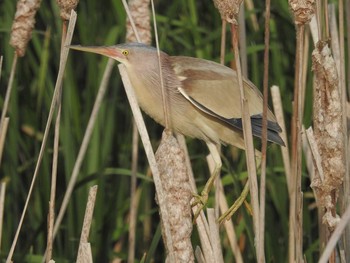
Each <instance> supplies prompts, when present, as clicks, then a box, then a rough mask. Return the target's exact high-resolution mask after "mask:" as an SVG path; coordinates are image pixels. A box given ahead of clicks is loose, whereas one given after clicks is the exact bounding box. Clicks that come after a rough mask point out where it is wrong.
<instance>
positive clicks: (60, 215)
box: [53, 59, 114, 237]
mask: <svg viewBox="0 0 350 263" xmlns="http://www.w3.org/2000/svg"><path fill="white" fill-rule="evenodd" d="M113 65H114V60H113V59H109V60H108V63H107V66H106V69H105V72H104V74H103V77H102V80H101V85H100V87H99V90H98V93H97V96H96V100H95V103H94V106H93V108H92V112H91V115H90V119H89V122H88V124H87V127H86V130H85V134H84V137H83V141H82V143H81V146H80V149H79V152H78V156H77V159H76V161H75V164H74V167H73V171H72V175H71V178H70V181H69V183H68V186H67V190H66V192H65V194H64V197H63V201H62V205H61V208H60V211H59V213H58V215H57V218H56V222H55V226H54V230H53V236H54V237H55V236H56V234H57V232H58V228H59V226H60V224H61V222H62V219H63V216H64V214H65V212H66V209H67V206H68V202H69V199H70V197H71V195H72V192H73V189H74V186H75V182H76V180H77V178H78V175H79V171H80V167H81V164H82V162H83V160H84V156H85V153H86V150H87V147H88V145H89V142H90V138H91V135H92V132H93V128H94V125H95V122H96V119H97V114H98V111H99V110H100V106H101V103H102V100H103V97H104V95H105V93H106V90H107V83H108V80H109V77H110V75H111V73H112V68H113Z"/></svg>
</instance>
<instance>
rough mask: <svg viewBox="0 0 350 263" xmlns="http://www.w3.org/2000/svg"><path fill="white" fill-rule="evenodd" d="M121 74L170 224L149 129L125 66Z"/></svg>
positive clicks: (168, 233)
mask: <svg viewBox="0 0 350 263" xmlns="http://www.w3.org/2000/svg"><path fill="white" fill-rule="evenodd" d="M118 68H119V72H120V75H121V77H122V81H123V84H124V88H125V91H126V94H127V97H128V100H129V103H130V106H131V110H132V112H133V116H134V118H135V121H136V124H137V127H138V130H139V133H140V136H141V140H142V143H143V146H144V148H145V152H146V155H147V159H148V163H149V165H150V168H151V170H152V174H153V180H154V184H155V187H156V191H157V197H158V204H159V208H160V213H161V215H162V220H163V221H164V222H168V221H169V213H168V211H167V207H168V205H167V200H166V196H165V192H164V188H163V185H162V181H161V179H160V173H159V170H158V167H157V162H156V159H155V156H154V153H153V149H152V145H151V143H150V139H149V136H148V133H147V129H146V126H145V123H144V121H143V118H142V114H141V110H140V108H139V106H138V103H137V100H136V97H135V94H134V90H133V88H132V85H131V83H130V80H129V77H128V75H127V73H126V69H125V67H124V66H123V65H119V66H118ZM163 226H164V232H163V235H165V236H166V239H164V242H166V244H165V245H166V247H167V249H168V258H167V259H168V260H170V262H174V260H175V258H174V246H173V240H172V235H171V230H170V227H169V225H167V224H164V225H163Z"/></svg>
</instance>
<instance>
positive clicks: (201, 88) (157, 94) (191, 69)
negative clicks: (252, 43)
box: [69, 43, 285, 203]
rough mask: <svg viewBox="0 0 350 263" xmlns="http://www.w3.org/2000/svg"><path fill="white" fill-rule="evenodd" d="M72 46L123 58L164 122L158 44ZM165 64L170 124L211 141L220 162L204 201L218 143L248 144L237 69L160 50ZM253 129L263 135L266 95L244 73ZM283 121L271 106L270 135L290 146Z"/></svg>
mask: <svg viewBox="0 0 350 263" xmlns="http://www.w3.org/2000/svg"><path fill="white" fill-rule="evenodd" d="M69 48H71V49H75V50H80V51H86V52H92V53H96V54H100V55H104V56H107V57H110V58H112V59H114V60H116V61H118V62H120V63H122V64H124V66H125V68H126V71H127V75H128V77H129V79H130V81H131V84H132V86H133V88H134V91H135V94H136V98H137V101H138V103H139V105H140V107H141V109H142V110H143V111H144V112H145V113H146V114H148V115H149V116H150V117H152V118H153V119H154V120H155V121H156V122H158V123H159V124H161V125H163V126H165V124H166V118H165V116H164V110H163V102H162V86H161V80H160V70H159V63H158V53H157V49H156V48H155V47H152V46H149V45H146V44H143V43H124V44H118V45H113V46H80V45H72V46H69ZM160 65H161V69H162V77H163V84H164V88H165V94H166V98H167V103H168V117H169V122H170V127H171V129H172V130H174V131H175V132H178V133H181V134H183V135H185V136H189V137H193V138H197V139H200V140H203V141H205V142H206V143H207V145H208V148H209V151H210V152H211V153H212V156H213V158H214V161H215V163H216V166H215V169H214V170H215V171H214V172H213V175H212V176H211V177H210V179H209V180H208V182H207V184H206V186H205V187H204V189H203V191H202V193H201V196H198V199H199V201H198V202H196V203H205V202H206V201H207V199H208V192H209V191H210V188H211V187H212V185H213V182H214V179H215V177H216V176H217V174H218V173H219V171H220V168H221V159H220V154H219V153H218V152H217V146H218V145H220V144H223V145H233V146H236V147H238V148H240V149H245V144H244V138H243V132H242V131H243V123H242V111H241V102H240V101H241V99H240V90H239V85H238V78H237V72H236V71H234V70H232V69H231V68H229V67H226V66H225V65H222V64H219V63H216V62H214V61H210V60H205V59H201V58H194V57H187V56H171V55H168V54H167V53H165V52H163V51H160ZM243 86H244V92H245V97H246V99H247V102H248V109H249V113H250V121H251V127H252V134H253V136H255V137H258V138H261V136H262V123H263V120H262V113H263V97H262V94H261V92H260V91H259V89H258V88H257V87H256V86H255V85H254V84H253V83H252V82H251V81H249V80H248V79H246V78H243ZM281 132H282V129H281V127H280V126H279V124H278V123H277V120H276V118H275V116H274V114H273V113H272V112H271V110H270V109H268V110H267V140H268V141H269V142H272V143H275V144H278V145H281V146H285V143H284V141H283V140H282V138H281V136H280V133H281Z"/></svg>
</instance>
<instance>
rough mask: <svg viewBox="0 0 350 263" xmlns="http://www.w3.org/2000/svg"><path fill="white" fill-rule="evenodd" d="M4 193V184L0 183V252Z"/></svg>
mask: <svg viewBox="0 0 350 263" xmlns="http://www.w3.org/2000/svg"><path fill="white" fill-rule="evenodd" d="M5 193H6V182H1V184H0V250H1V244H2V242H1V240H2V229H3V223H4V208H5Z"/></svg>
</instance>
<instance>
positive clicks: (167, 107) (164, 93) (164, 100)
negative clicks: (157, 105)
mask: <svg viewBox="0 0 350 263" xmlns="http://www.w3.org/2000/svg"><path fill="white" fill-rule="evenodd" d="M151 6H152V16H153V28H154V36H155V39H156V48H157V55H158V67H159V76H160V86H161V88H162V103H163V112H164V118H165V129H168V130H169V131H170V132H171V131H172V130H171V129H172V124H171V118H170V116H169V112H170V104H169V101H168V97H169V96H168V94H167V90H166V89H165V87H164V78H163V73H162V71H163V70H162V64H161V59H160V49H159V41H158V30H157V20H156V12H155V10H154V2H153V0H151Z"/></svg>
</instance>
